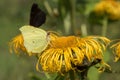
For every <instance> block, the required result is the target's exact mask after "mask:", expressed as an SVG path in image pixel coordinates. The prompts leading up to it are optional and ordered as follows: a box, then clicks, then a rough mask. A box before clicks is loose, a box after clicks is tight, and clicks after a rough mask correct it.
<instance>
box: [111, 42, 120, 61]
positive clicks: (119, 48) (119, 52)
mask: <svg viewBox="0 0 120 80" xmlns="http://www.w3.org/2000/svg"><path fill="white" fill-rule="evenodd" d="M111 48H112V49H113V53H114V54H115V62H117V61H118V60H119V59H120V42H117V43H115V44H113V45H112V46H111Z"/></svg>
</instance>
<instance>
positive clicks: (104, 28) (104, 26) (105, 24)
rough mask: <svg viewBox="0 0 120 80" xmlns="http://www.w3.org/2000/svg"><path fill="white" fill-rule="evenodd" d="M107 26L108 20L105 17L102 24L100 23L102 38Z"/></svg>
mask: <svg viewBox="0 0 120 80" xmlns="http://www.w3.org/2000/svg"><path fill="white" fill-rule="evenodd" d="M107 24H108V19H107V17H104V19H103V22H102V25H103V26H102V36H106V34H107Z"/></svg>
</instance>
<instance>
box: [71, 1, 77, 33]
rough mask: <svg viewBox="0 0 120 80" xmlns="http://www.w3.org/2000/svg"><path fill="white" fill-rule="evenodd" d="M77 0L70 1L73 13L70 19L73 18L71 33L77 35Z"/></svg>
mask: <svg viewBox="0 0 120 80" xmlns="http://www.w3.org/2000/svg"><path fill="white" fill-rule="evenodd" d="M75 3H76V0H70V7H71V11H70V17H71V33H72V34H75V12H76V10H75V5H76V4H75Z"/></svg>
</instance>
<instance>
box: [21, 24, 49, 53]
mask: <svg viewBox="0 0 120 80" xmlns="http://www.w3.org/2000/svg"><path fill="white" fill-rule="evenodd" d="M20 31H21V32H22V35H23V39H24V46H25V48H26V50H27V52H28V53H41V52H42V51H43V50H45V49H46V47H47V46H48V43H49V41H50V40H49V35H48V33H47V32H46V31H44V30H43V29H40V28H36V27H33V26H29V25H28V26H23V27H21V28H20Z"/></svg>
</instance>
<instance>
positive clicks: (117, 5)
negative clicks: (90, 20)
mask: <svg viewBox="0 0 120 80" xmlns="http://www.w3.org/2000/svg"><path fill="white" fill-rule="evenodd" d="M94 12H95V13H96V14H98V15H107V16H108V18H109V19H111V20H117V19H120V2H118V1H115V0H102V1H101V2H100V3H98V4H96V6H95V8H94Z"/></svg>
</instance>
